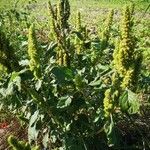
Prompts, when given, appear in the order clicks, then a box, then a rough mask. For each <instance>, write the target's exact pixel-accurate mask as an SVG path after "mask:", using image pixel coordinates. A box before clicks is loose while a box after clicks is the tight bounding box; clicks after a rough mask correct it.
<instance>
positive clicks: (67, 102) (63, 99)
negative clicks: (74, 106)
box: [57, 96, 72, 108]
mask: <svg viewBox="0 0 150 150" xmlns="http://www.w3.org/2000/svg"><path fill="white" fill-rule="evenodd" d="M71 102H72V99H71V97H69V96H65V97H61V98H60V100H59V102H58V103H57V108H65V107H67V106H69V105H70V104H71Z"/></svg>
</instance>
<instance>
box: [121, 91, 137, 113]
mask: <svg viewBox="0 0 150 150" xmlns="http://www.w3.org/2000/svg"><path fill="white" fill-rule="evenodd" d="M119 104H120V107H121V109H122V111H125V112H128V113H129V114H135V113H137V112H138V111H139V107H140V104H139V100H138V98H137V96H136V94H135V93H133V92H132V91H130V90H126V91H125V92H124V93H123V94H122V96H121V97H120V99H119Z"/></svg>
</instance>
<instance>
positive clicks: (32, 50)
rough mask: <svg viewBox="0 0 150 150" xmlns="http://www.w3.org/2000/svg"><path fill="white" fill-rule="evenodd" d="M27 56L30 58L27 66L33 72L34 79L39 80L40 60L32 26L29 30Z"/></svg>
mask: <svg viewBox="0 0 150 150" xmlns="http://www.w3.org/2000/svg"><path fill="white" fill-rule="evenodd" d="M28 55H29V57H30V64H29V67H30V70H31V71H32V72H33V74H34V76H35V77H36V79H40V78H41V67H40V58H39V53H38V48H37V41H36V37H35V30H34V25H31V26H30V28H29V35H28Z"/></svg>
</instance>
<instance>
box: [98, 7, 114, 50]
mask: <svg viewBox="0 0 150 150" xmlns="http://www.w3.org/2000/svg"><path fill="white" fill-rule="evenodd" d="M113 15H114V10H111V11H110V12H109V14H108V17H107V19H106V22H105V29H104V30H103V32H102V42H101V49H102V50H103V49H105V48H106V46H107V45H108V40H109V38H110V30H111V26H112V22H113Z"/></svg>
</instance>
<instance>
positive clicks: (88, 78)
mask: <svg viewBox="0 0 150 150" xmlns="http://www.w3.org/2000/svg"><path fill="white" fill-rule="evenodd" d="M48 11H49V13H50V19H49V25H50V29H49V30H48V32H50V33H49V39H48V42H47V43H44V42H43V41H41V39H40V38H38V34H39V30H37V28H36V24H31V23H30V21H29V22H28V23H29V24H30V27H29V29H28V34H27V35H26V38H25V39H26V43H25V45H23V47H21V46H17V48H18V47H21V48H20V49H19V51H21V50H22V48H23V49H25V52H24V54H25V55H24V56H22V55H19V53H17V52H16V51H17V49H16V47H15V46H13V45H11V38H9V36H8V34H7V32H6V30H5V27H4V26H3V27H2V29H1V31H0V67H1V69H0V70H1V73H0V74H2V77H1V78H0V102H1V107H0V108H1V109H6V110H10V111H12V112H13V113H14V114H15V115H16V116H17V118H18V119H19V120H20V122H21V124H22V125H23V126H24V125H25V126H28V139H29V144H28V143H24V142H20V141H18V140H17V139H15V138H14V137H12V136H11V137H9V139H8V142H9V144H10V145H11V147H12V148H13V149H14V150H18V149H25V150H27V149H29V150H35V149H38V148H36V147H33V148H32V146H30V145H32V144H35V145H39V146H41V147H44V148H47V149H67V150H77V149H79V150H80V149H81V150H83V149H86V150H90V149H97V150H98V149H109V148H110V147H111V148H112V149H113V148H114V149H115V148H120V149H122V148H123V147H125V146H126V144H127V143H125V142H124V140H123V136H122V133H121V131H120V130H118V128H117V123H118V122H119V121H120V120H121V119H123V118H124V117H126V118H128V117H129V120H130V118H131V117H132V115H138V113H139V109H140V102H139V99H138V96H137V95H138V94H139V93H138V92H140V90H137V89H139V84H138V81H139V75H140V70H141V68H140V66H141V63H142V55H141V53H140V50H139V48H138V46H136V43H137V39H136V38H135V36H134V33H133V32H132V31H133V28H134V18H133V14H134V13H133V12H134V11H133V7H131V8H129V7H126V8H125V10H124V11H123V15H122V19H121V20H122V21H121V23H120V30H119V31H117V34H118V35H117V36H118V39H119V40H118V43H117V45H115V43H113V42H114V40H112V41H111V44H110V40H111V38H116V37H111V38H110V36H111V29H112V24H113V15H114V11H113V10H111V11H110V13H109V16H108V17H107V19H106V26H105V29H104V30H103V32H102V34H100V35H99V34H97V33H95V32H94V33H93V31H92V30H90V29H89V28H88V27H86V26H84V25H83V24H82V21H81V13H80V12H78V13H77V17H76V24H75V25H71V24H70V23H69V17H70V4H69V1H68V0H59V2H58V4H57V5H52V3H51V2H49V3H48ZM43 43H44V44H45V45H44V46H43ZM107 49H113V54H112V53H111V54H110V55H111V56H110V62H106V60H105V57H103V56H104V55H105V53H104V51H105V50H107ZM108 56H109V55H108ZM112 59H113V60H112ZM111 60H112V61H111ZM4 68H5V69H4ZM142 136H143V135H142ZM39 140H40V142H39ZM138 142H139V141H138ZM138 142H137V143H138ZM144 142H145V143H146V145H147V146H150V145H148V142H147V141H146V140H145V141H144ZM140 144H141V143H140ZM131 148H136V146H135V145H131Z"/></svg>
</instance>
